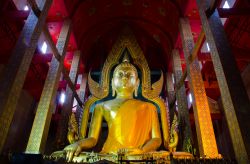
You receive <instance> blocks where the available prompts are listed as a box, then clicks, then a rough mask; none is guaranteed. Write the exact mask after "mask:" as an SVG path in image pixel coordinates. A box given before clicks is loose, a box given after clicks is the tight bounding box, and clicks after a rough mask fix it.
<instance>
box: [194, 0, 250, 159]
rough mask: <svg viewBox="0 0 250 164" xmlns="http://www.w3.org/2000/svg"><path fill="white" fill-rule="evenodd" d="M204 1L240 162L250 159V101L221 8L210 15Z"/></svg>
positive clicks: (201, 9) (207, 32) (205, 20)
mask: <svg viewBox="0 0 250 164" xmlns="http://www.w3.org/2000/svg"><path fill="white" fill-rule="evenodd" d="M203 4H204V3H201V1H200V0H197V6H198V9H199V13H200V18H201V23H202V26H203V29H204V31H205V35H206V39H207V42H208V44H209V46H210V51H211V58H212V62H213V65H214V70H215V73H216V77H217V81H218V84H219V88H220V93H221V99H222V104H223V109H224V113H225V116H226V119H227V124H228V127H229V132H230V136H231V139H232V143H233V148H234V152H235V156H236V159H237V161H238V163H249V159H250V119H249V118H250V103H249V99H248V96H247V93H246V90H245V88H244V84H243V82H242V79H241V76H240V73H239V70H238V68H237V65H236V62H235V59H234V56H233V54H232V51H231V48H230V45H229V43H228V41H227V38H226V34H225V32H224V28H223V25H222V23H221V21H220V17H219V15H218V11H217V10H215V11H214V13H213V14H212V15H211V16H210V17H209V18H207V16H206V14H205V11H204V7H205V6H203ZM204 5H206V4H204Z"/></svg>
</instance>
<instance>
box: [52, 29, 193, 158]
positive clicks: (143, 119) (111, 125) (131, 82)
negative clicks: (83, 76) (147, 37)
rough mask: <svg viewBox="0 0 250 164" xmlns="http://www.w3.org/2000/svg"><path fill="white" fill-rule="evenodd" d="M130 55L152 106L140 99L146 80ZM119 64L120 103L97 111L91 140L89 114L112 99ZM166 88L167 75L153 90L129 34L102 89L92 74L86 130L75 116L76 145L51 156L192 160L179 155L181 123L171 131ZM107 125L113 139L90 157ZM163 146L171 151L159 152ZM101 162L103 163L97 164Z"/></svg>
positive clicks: (107, 67) (109, 62) (72, 139)
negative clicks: (108, 98) (161, 93)
mask: <svg viewBox="0 0 250 164" xmlns="http://www.w3.org/2000/svg"><path fill="white" fill-rule="evenodd" d="M122 54H123V55H124V54H125V55H124V58H123V61H122V63H120V64H119V59H120V58H121V56H122ZM129 54H130V55H131V57H132V59H133V62H134V64H136V65H137V66H138V67H139V69H140V70H141V72H142V78H141V81H142V85H141V91H142V92H141V95H142V97H144V98H145V99H147V100H149V101H148V102H146V101H142V100H138V99H135V98H134V97H137V91H138V87H139V84H140V80H139V78H138V73H137V69H136V67H135V66H134V65H133V64H131V63H130V62H129V57H128V55H129ZM116 64H118V66H116V68H115V69H114V73H113V78H112V80H111V83H112V95H113V96H115V98H114V99H112V100H109V101H104V102H101V103H99V104H97V105H96V106H95V108H94V111H93V115H92V119H91V123H90V127H89V132H88V136H86V131H87V127H88V118H89V113H90V112H89V110H90V108H91V106H92V105H94V104H95V103H96V102H97V101H98V100H101V99H103V98H106V97H107V96H108V94H109V81H110V80H109V75H110V72H111V69H112V68H113V67H114V66H115V65H116ZM162 84H163V75H162V74H161V77H160V80H158V81H157V82H155V83H153V84H152V85H151V79H150V69H149V67H148V64H147V61H146V59H145V57H144V55H143V53H142V51H141V49H140V47H139V45H138V44H137V42H136V39H135V38H134V36H133V35H131V33H130V32H126V30H125V33H124V34H122V35H121V36H120V37H119V38H118V39H117V41H116V43H115V44H114V46H113V48H112V50H111V52H110V54H109V55H108V57H107V59H106V61H105V63H104V66H103V69H102V76H101V80H100V83H97V82H95V81H94V80H93V79H92V78H91V76H90V74H89V77H88V85H89V89H90V92H91V94H92V96H91V97H90V98H89V99H88V100H87V101H86V102H85V104H84V111H83V116H82V119H81V120H80V122H79V125H80V129H78V127H79V126H78V122H77V121H76V120H75V117H74V116H71V119H70V121H69V132H68V136H67V137H68V141H69V143H70V145H68V146H66V147H65V148H64V150H63V151H58V152H54V153H53V154H52V155H51V156H52V157H54V158H56V159H58V158H60V157H63V158H66V159H67V161H74V162H87V160H86V159H87V158H89V157H91V158H92V157H93V158H95V156H96V154H98V156H99V157H100V156H102V157H103V156H104V158H102V159H108V160H111V161H114V162H117V158H116V159H115V160H113V157H114V156H113V155H115V156H116V157H117V155H119V154H125V155H128V158H127V159H129V156H132V158H130V159H135V158H134V156H136V155H138V156H139V157H140V158H138V159H146V158H147V156H148V155H150V156H151V155H152V156H154V159H157V158H158V157H160V158H161V157H164V158H165V157H167V158H168V157H169V155H170V153H173V156H174V157H177V158H179V157H184V158H189V157H191V156H192V155H191V154H185V153H179V152H177V153H174V152H175V150H176V146H177V143H178V134H177V131H176V126H177V124H176V123H177V120H176V117H175V119H174V120H175V121H173V124H172V126H171V127H170V125H169V116H168V109H167V108H166V105H165V104H164V101H163V100H162V99H161V98H160V97H159V94H160V92H161V90H162ZM151 102H154V104H155V105H157V107H158V108H159V111H160V122H161V124H160V123H159V120H158V112H157V108H156V106H155V105H154V104H153V103H151ZM103 119H105V121H106V122H107V124H108V136H107V139H106V141H105V143H104V145H103V147H102V150H101V152H100V153H89V152H84V150H86V149H91V148H93V147H94V146H95V145H96V144H97V142H98V139H99V134H100V131H101V128H102V121H103ZM160 125H161V129H162V133H161V130H160ZM161 136H162V137H161ZM161 143H163V146H164V147H165V149H166V150H168V151H160V152H156V150H157V149H158V148H159V147H160V145H161ZM110 155H111V156H112V157H110ZM143 156H146V157H145V158H144V157H143ZM152 156H151V157H152ZM99 157H98V158H99ZM151 157H150V158H151ZM96 159H97V158H96ZM98 160H100V158H99V159H97V160H96V161H98ZM167 161H169V159H167ZM92 162H95V161H92Z"/></svg>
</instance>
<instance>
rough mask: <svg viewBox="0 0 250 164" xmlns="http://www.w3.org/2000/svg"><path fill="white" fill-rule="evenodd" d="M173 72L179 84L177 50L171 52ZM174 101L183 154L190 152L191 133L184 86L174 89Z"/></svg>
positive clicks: (180, 70) (180, 68)
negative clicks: (176, 106) (176, 105)
mask: <svg viewBox="0 0 250 164" xmlns="http://www.w3.org/2000/svg"><path fill="white" fill-rule="evenodd" d="M172 57H173V70H174V77H175V81H176V84H178V83H179V81H180V80H181V77H182V67H181V59H180V54H179V52H178V50H177V49H174V50H173V51H172ZM176 100H177V104H178V121H179V127H180V129H181V130H180V133H181V137H180V138H181V139H182V150H183V151H185V152H190V153H191V152H192V131H191V127H190V120H189V111H188V103H187V96H186V88H185V84H182V86H181V87H180V88H179V89H176Z"/></svg>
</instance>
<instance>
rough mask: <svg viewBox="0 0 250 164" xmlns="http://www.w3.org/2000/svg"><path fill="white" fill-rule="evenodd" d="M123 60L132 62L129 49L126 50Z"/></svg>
mask: <svg viewBox="0 0 250 164" xmlns="http://www.w3.org/2000/svg"><path fill="white" fill-rule="evenodd" d="M122 62H128V63H130V60H129V54H128V51H125V53H124V56H123V59H122Z"/></svg>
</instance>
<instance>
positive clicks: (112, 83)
mask: <svg viewBox="0 0 250 164" xmlns="http://www.w3.org/2000/svg"><path fill="white" fill-rule="evenodd" d="M111 81H112V82H111V86H112V96H113V97H114V96H115V86H114V80H113V78H112V80H111Z"/></svg>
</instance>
